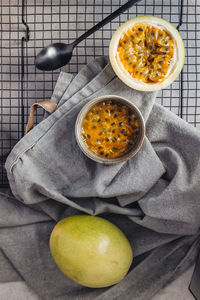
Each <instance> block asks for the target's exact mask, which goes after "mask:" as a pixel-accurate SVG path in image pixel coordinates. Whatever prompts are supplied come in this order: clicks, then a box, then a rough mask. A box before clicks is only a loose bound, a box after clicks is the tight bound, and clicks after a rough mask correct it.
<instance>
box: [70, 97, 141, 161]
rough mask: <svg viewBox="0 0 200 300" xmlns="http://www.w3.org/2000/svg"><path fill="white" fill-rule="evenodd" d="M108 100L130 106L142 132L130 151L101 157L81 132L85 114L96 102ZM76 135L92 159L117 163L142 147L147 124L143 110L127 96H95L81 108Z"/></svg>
mask: <svg viewBox="0 0 200 300" xmlns="http://www.w3.org/2000/svg"><path fill="white" fill-rule="evenodd" d="M106 100H113V101H117V102H119V103H122V104H124V105H126V106H128V107H130V108H131V110H132V111H133V113H134V114H136V116H137V118H138V121H139V124H140V126H139V128H140V133H139V135H138V138H137V141H136V143H135V144H134V145H133V147H132V148H131V149H130V150H129V151H128V152H126V153H125V154H124V155H122V156H119V157H116V158H104V157H99V156H97V155H96V154H94V153H93V152H91V151H90V150H89V149H88V147H87V144H86V143H85V141H84V139H83V137H82V134H81V127H82V122H83V119H84V117H85V115H86V114H87V112H88V111H89V110H90V109H91V108H92V106H94V105H95V104H97V103H99V102H103V101H106ZM75 136H76V140H77V143H78V145H79V147H80V149H81V150H82V152H83V153H84V154H85V155H87V156H88V157H89V158H90V159H92V160H94V161H96V162H98V163H103V164H116V163H120V162H123V161H126V160H128V159H129V158H131V157H133V156H134V155H135V154H136V153H137V152H138V151H139V150H140V148H141V146H142V144H143V141H144V137H145V124H144V120H143V117H142V114H141V112H140V111H139V109H138V108H137V107H136V106H135V105H134V104H133V103H132V102H130V101H129V100H127V99H125V98H122V97H119V96H116V95H108V96H103V97H99V98H95V99H93V100H91V101H89V102H88V103H87V104H85V105H84V107H83V108H82V109H81V111H80V112H79V114H78V116H77V119H76V124H75Z"/></svg>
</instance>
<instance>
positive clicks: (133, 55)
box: [109, 16, 185, 91]
mask: <svg viewBox="0 0 200 300" xmlns="http://www.w3.org/2000/svg"><path fill="white" fill-rule="evenodd" d="M109 58H110V62H111V65H112V67H113V69H114V71H115V73H116V75H117V76H118V77H119V78H120V79H121V80H122V81H123V82H124V83H125V84H127V85H128V86H130V87H131V88H134V89H136V90H140V91H156V90H161V89H164V88H166V87H167V86H169V85H170V84H171V83H172V82H173V81H174V80H175V79H176V78H177V76H178V75H179V73H180V72H181V70H182V68H183V65H184V60H185V48H184V44H183V40H182V37H181V35H180V33H179V32H178V30H177V29H176V28H175V27H174V26H173V25H172V24H171V23H169V22H167V21H166V20H164V19H162V18H158V17H154V16H141V17H136V18H133V19H130V20H129V21H127V22H125V23H124V24H122V25H121V26H120V27H119V28H118V29H117V30H116V32H115V33H114V34H113V37H112V39H111V42H110V46H109Z"/></svg>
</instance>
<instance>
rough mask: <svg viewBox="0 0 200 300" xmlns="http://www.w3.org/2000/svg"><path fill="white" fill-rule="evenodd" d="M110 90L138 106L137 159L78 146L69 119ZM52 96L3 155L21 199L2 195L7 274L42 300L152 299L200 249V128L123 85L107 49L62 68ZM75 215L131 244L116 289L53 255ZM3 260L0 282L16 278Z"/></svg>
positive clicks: (0, 234) (0, 226) (0, 239)
mask: <svg viewBox="0 0 200 300" xmlns="http://www.w3.org/2000/svg"><path fill="white" fill-rule="evenodd" d="M113 94H116V95H118V96H122V97H125V98H127V99H128V100H130V101H132V102H133V103H134V104H135V105H136V106H137V107H138V108H139V109H140V111H141V113H142V115H143V117H144V120H145V123H146V137H145V141H144V144H143V146H142V148H141V150H140V151H139V152H138V153H137V154H136V155H135V156H134V157H132V158H131V159H130V160H128V161H127V162H123V163H120V164H116V165H110V166H108V165H102V164H98V163H96V162H94V161H92V160H90V159H89V158H88V157H86V156H85V155H84V154H83V153H82V152H81V150H80V149H79V147H78V145H77V142H76V139H75V134H74V125H75V121H76V117H77V115H78V113H79V111H80V109H81V108H82V107H83V106H84V105H85V104H86V103H87V102H88V101H90V100H91V99H93V98H96V97H99V96H103V95H113ZM51 99H52V101H55V102H57V103H58V108H57V110H56V111H55V112H54V113H53V114H52V115H50V116H47V115H45V119H44V120H43V121H42V122H41V123H40V124H38V125H37V126H36V127H35V128H33V129H32V130H31V131H30V132H29V133H28V134H27V135H26V136H25V137H23V138H22V139H21V140H20V141H19V142H18V144H17V145H16V146H15V147H14V148H13V150H12V152H11V153H10V155H9V157H8V159H7V161H6V170H7V174H8V178H9V182H10V186H11V189H12V192H13V194H14V196H15V197H16V199H18V200H19V201H18V200H16V199H14V198H13V197H11V196H10V195H6V193H5V194H4V193H1V194H0V199H1V200H2V201H1V203H0V208H1V210H0V216H2V218H1V223H0V247H1V248H0V249H1V251H2V253H3V254H4V256H6V258H7V259H8V261H9V262H10V263H11V264H10V265H11V266H13V272H17V274H18V276H19V277H20V278H22V279H23V280H25V282H26V283H27V284H28V285H29V286H30V287H32V289H34V290H35V292H36V293H37V294H38V295H39V296H40V297H42V298H44V299H47V300H48V299H51V300H52V299H57V300H62V299H66V297H67V299H76V300H77V299H82V300H83V299H87V300H89V299H99V300H100V299H102V300H103V299H106V300H107V299H108V300H109V299H110V300H112V299H121V298H124V299H127V300H129V299H132V295H134V299H135V300H147V299H150V298H151V297H152V296H153V295H154V294H155V293H156V292H158V291H159V290H160V289H161V288H162V287H164V286H165V285H166V284H167V283H169V282H170V281H171V280H173V279H175V278H176V277H177V276H178V275H180V274H181V273H182V272H183V271H184V270H186V269H187V268H188V267H189V266H190V265H191V264H192V263H194V261H195V259H196V257H197V254H198V251H199V250H200V235H199V228H200V198H199V194H200V177H199V170H200V160H199V157H200V150H199V149H200V133H199V132H198V131H197V130H196V129H195V128H193V127H192V126H190V125H189V124H187V123H186V122H184V121H183V120H181V119H180V118H178V117H177V116H175V115H174V114H173V113H171V112H170V111H168V110H166V109H165V108H163V107H162V106H161V105H158V104H156V102H155V99H156V94H155V93H152V92H146V93H145V92H140V91H136V90H133V89H131V88H129V87H127V86H126V85H125V84H124V83H122V82H121V81H120V80H119V79H118V78H116V76H115V74H114V72H113V70H112V68H111V66H110V65H109V64H108V60H107V58H105V57H102V58H98V59H97V60H95V61H94V62H92V63H90V64H89V65H87V66H85V67H84V68H83V69H82V70H81V71H80V73H79V74H77V75H76V76H74V77H73V76H71V75H69V74H65V73H61V74H60V77H59V78H58V81H57V84H56V87H55V90H54V93H53V95H52V98H51ZM11 212H12V214H11ZM9 213H10V215H9ZM80 213H86V214H91V215H100V216H102V217H104V218H106V219H108V220H110V221H111V222H113V223H114V224H116V225H117V226H118V227H119V228H121V230H122V231H123V232H124V233H125V234H126V236H127V237H128V239H129V241H130V243H131V246H132V248H133V252H134V255H135V260H134V262H133V265H132V267H131V269H130V272H129V274H128V275H127V277H125V278H124V280H122V281H121V282H120V283H119V284H117V285H115V286H113V287H109V288H105V289H89V288H86V287H81V286H79V285H77V284H75V283H73V282H72V281H71V280H69V279H68V278H66V277H65V276H64V275H63V274H62V273H61V272H60V271H59V270H58V268H57V267H56V265H55V263H54V261H53V259H52V257H51V255H50V252H49V246H48V240H49V236H50V233H51V230H52V228H53V227H54V225H55V224H56V222H57V221H59V220H60V219H62V218H64V217H67V216H70V215H74V214H80ZM5 216H8V217H5ZM33 261H34V264H33ZM3 265H5V268H7V269H8V272H7V274H8V275H7V277H6V279H5V276H4V275H3V274H2V276H3V277H2V279H1V278H0V282H1V281H3V280H4V281H5V280H8V277H9V276H10V278H12V276H11V273H12V271H11V270H12V268H11V269H10V266H8V264H6V262H5V260H4V263H3ZM13 274H14V273H13ZM13 278H16V274H15V276H14V275H13Z"/></svg>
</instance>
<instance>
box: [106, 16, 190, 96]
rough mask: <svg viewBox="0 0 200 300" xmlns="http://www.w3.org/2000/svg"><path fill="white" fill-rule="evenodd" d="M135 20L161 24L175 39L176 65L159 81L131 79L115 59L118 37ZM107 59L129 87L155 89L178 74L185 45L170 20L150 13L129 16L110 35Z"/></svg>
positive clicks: (160, 87)
mask: <svg viewBox="0 0 200 300" xmlns="http://www.w3.org/2000/svg"><path fill="white" fill-rule="evenodd" d="M137 22H147V23H150V24H153V25H159V26H163V27H164V28H165V29H166V30H167V31H168V32H169V33H170V34H171V35H172V36H173V37H174V39H175V41H176V44H177V61H176V65H175V66H174V71H173V72H172V73H171V74H170V75H169V76H168V77H167V78H166V79H165V80H164V81H163V82H161V83H154V84H149V83H143V82H140V81H139V80H133V78H132V77H131V76H129V74H128V72H126V71H125V70H123V69H122V68H121V67H120V66H119V63H118V62H117V59H116V51H117V46H118V43H119V39H120V37H121V35H122V34H123V33H124V32H126V31H127V29H128V28H130V27H131V26H133V25H134V24H135V23H137ZM109 59H110V63H111V65H112V68H113V70H114V71H115V73H116V75H117V76H118V77H119V79H121V80H122V81H123V82H124V83H125V84H126V85H128V86H129V87H131V88H134V89H136V90H140V91H146V92H147V91H157V90H161V89H164V88H166V87H167V86H169V85H170V84H171V83H172V82H173V81H174V80H175V79H176V78H177V77H178V75H179V74H180V72H181V70H182V68H183V65H184V61H185V47H184V43H183V39H182V37H181V35H180V33H179V31H178V30H177V28H176V27H175V26H174V25H173V24H171V23H170V22H168V21H166V20H165V19H163V18H160V17H156V16H151V15H144V16H138V17H134V18H131V19H129V20H127V21H126V22H124V23H123V24H122V25H120V26H119V27H118V28H117V29H116V31H115V32H114V34H113V35H112V38H111V41H110V45H109Z"/></svg>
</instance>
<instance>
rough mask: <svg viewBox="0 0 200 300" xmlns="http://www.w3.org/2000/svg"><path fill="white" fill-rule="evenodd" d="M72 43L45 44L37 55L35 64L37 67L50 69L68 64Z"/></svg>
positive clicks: (45, 69) (44, 69)
mask: <svg viewBox="0 0 200 300" xmlns="http://www.w3.org/2000/svg"><path fill="white" fill-rule="evenodd" d="M72 51H73V44H64V43H56V44H52V45H49V46H47V47H46V48H44V49H42V51H41V52H40V53H39V54H38V55H37V57H36V60H35V64H36V66H37V68H38V69H40V70H43V71H51V70H55V69H58V68H61V67H63V66H64V65H66V64H68V62H69V61H70V59H71V57H72Z"/></svg>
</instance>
